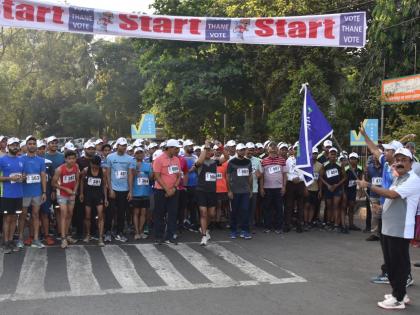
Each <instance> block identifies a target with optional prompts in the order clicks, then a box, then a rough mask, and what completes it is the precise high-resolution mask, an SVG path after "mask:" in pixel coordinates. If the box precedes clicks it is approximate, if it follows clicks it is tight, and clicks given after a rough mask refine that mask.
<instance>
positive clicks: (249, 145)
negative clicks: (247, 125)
mask: <svg viewBox="0 0 420 315" xmlns="http://www.w3.org/2000/svg"><path fill="white" fill-rule="evenodd" d="M245 146H246V148H247V149H255V144H254V142H248V143H247V144H245Z"/></svg>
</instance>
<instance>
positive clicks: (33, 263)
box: [15, 248, 48, 297]
mask: <svg viewBox="0 0 420 315" xmlns="http://www.w3.org/2000/svg"><path fill="white" fill-rule="evenodd" d="M47 263H48V261H47V250H46V249H45V248H44V249H34V248H28V249H26V253H25V258H24V259H23V263H22V268H21V270H20V276H19V281H18V284H17V287H16V293H15V294H16V295H17V296H19V295H21V296H23V297H27V296H31V295H32V294H34V293H35V294H39V295H44V294H45V286H44V280H45V273H46V271H47Z"/></svg>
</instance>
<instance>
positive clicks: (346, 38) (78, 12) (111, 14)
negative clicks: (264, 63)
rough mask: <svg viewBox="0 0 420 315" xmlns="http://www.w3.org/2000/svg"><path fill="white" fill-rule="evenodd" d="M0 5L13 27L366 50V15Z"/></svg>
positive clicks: (2, 18)
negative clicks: (221, 14)
mask: <svg viewBox="0 0 420 315" xmlns="http://www.w3.org/2000/svg"><path fill="white" fill-rule="evenodd" d="M0 1H1V2H0V3H1V5H0V25H1V26H7V27H16V28H28V29H36V30H46V31H55V32H72V33H87V34H107V35H115V36H126V37H138V38H149V39H166V40H180V41H198V42H217V43H236V44H263V45H296V46H326V47H363V46H364V45H365V42H366V13H365V12H351V13H338V14H328V15H308V16H294V17H268V18H265V17H264V18H213V17H181V16H161V15H147V14H134V13H126V12H115V11H105V10H102V9H101V10H99V9H95V8H84V7H74V6H71V5H57V4H52V3H49V2H47V1H24V0H0Z"/></svg>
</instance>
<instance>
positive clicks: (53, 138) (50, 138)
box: [47, 136, 58, 143]
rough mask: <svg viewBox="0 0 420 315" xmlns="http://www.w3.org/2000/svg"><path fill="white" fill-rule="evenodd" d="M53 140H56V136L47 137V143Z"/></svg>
mask: <svg viewBox="0 0 420 315" xmlns="http://www.w3.org/2000/svg"><path fill="white" fill-rule="evenodd" d="M55 140H58V139H57V137H56V136H51V137H48V138H47V143H50V142H53V141H55Z"/></svg>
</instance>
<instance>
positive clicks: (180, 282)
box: [136, 244, 193, 288]
mask: <svg viewBox="0 0 420 315" xmlns="http://www.w3.org/2000/svg"><path fill="white" fill-rule="evenodd" d="M136 248H137V249H138V250H139V251H140V252H141V253H142V255H143V256H144V258H146V260H147V262H148V263H149V264H150V266H152V268H153V269H154V270H155V271H156V273H157V274H158V275H159V277H161V278H162V280H163V281H165V283H166V284H168V286H169V287H172V288H193V285H192V284H191V282H189V281H188V280H187V279H185V278H184V277H183V276H182V275H181V273H179V271H178V270H177V269H176V268H175V266H174V265H173V264H172V263H171V262H170V261H169V259H168V258H167V257H166V256H165V255H163V254H162V253H161V252H160V251H158V250H157V248H156V247H155V246H154V245H152V244H142V245H136Z"/></svg>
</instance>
